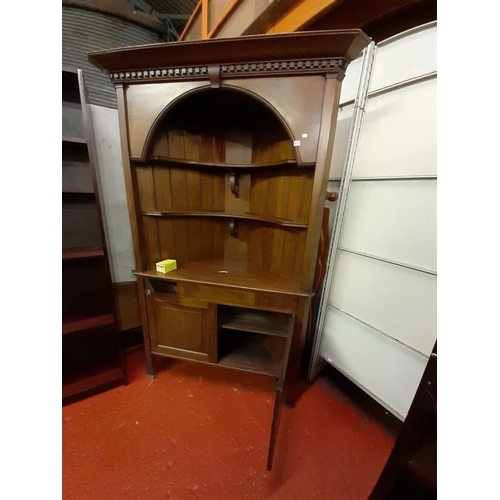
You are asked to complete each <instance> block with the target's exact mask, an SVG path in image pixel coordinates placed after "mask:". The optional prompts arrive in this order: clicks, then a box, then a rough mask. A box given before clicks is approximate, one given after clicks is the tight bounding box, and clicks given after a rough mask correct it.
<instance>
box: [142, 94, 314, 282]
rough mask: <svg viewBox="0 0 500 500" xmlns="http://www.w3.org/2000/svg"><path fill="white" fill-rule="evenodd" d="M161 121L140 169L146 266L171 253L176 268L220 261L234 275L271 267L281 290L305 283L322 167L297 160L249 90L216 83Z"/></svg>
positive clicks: (202, 267)
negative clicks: (317, 180)
mask: <svg viewBox="0 0 500 500" xmlns="http://www.w3.org/2000/svg"><path fill="white" fill-rule="evenodd" d="M156 123H157V125H156V126H155V128H154V130H153V131H152V134H151V140H150V142H149V146H148V149H147V155H146V161H145V162H137V163H135V168H134V171H135V175H136V182H137V192H138V202H139V205H140V207H141V214H142V224H141V226H142V229H141V232H142V239H143V242H144V248H145V251H144V255H145V258H146V262H145V265H146V267H147V268H149V269H154V267H155V263H156V262H158V261H160V260H163V259H167V258H173V259H176V260H177V263H178V266H179V267H178V272H186V273H189V272H191V271H190V269H191V270H192V274H193V275H194V274H197V273H198V274H199V273H200V272H205V271H206V270H207V269H208V268H210V266H211V265H212V267H214V269H213V270H212V271H210V272H211V273H212V274H211V277H212V279H215V278H214V277H213V276H212V275H213V274H215V276H216V277H217V274H216V273H217V272H218V270H220V269H222V270H224V269H225V267H228V268H230V269H231V272H230V273H228V275H226V277H225V278H224V279H225V280H226V281H227V280H230V279H232V278H234V279H240V280H243V281H244V280H246V279H250V280H252V279H254V277H255V276H256V275H260V274H259V273H261V272H264V273H265V276H266V278H263V281H267V282H268V284H269V282H270V280H271V281H272V280H274V281H275V282H276V284H275V286H276V288H277V289H279V290H290V291H295V290H297V286H298V284H299V282H300V277H301V273H302V263H303V259H304V252H305V242H306V237H307V227H308V219H309V210H310V204H311V196H312V187H313V180H314V167H313V166H298V165H297V162H296V159H295V148H294V147H293V143H292V140H291V138H290V135H289V132H288V129H287V127H286V125H285V124H284V123H283V122H282V120H281V118H280V117H278V116H277V115H276V114H275V112H274V111H273V110H271V109H270V108H269V107H268V106H266V105H265V104H264V103H263V102H262V101H261V100H260V99H258V98H253V97H252V96H251V95H249V94H246V93H244V92H241V91H236V90H231V89H218V90H212V89H210V90H203V91H197V92H192V93H190V94H189V95H187V96H186V97H184V98H181V99H179V100H178V101H177V102H176V103H175V104H173V105H172V106H171V107H170V108H168V109H166V110H165V111H164V113H163V116H161V117H159V119H158V120H157V122H156ZM210 262H212V264H210ZM221 266H222V267H221ZM248 266H251V267H248ZM210 269H211V268H210ZM266 273H267V274H266ZM219 277H220V275H219Z"/></svg>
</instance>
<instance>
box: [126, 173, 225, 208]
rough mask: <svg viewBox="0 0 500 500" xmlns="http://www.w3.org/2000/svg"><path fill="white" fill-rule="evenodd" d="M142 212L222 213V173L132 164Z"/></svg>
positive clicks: (223, 182)
mask: <svg viewBox="0 0 500 500" xmlns="http://www.w3.org/2000/svg"><path fill="white" fill-rule="evenodd" d="M135 172H136V179H137V192H138V196H139V206H140V207H141V210H142V211H155V210H157V211H160V212H169V211H174V212H186V211H191V212H193V211H194V212H199V211H208V212H217V211H223V210H224V200H225V193H224V191H225V176H224V174H225V172H224V171H222V170H213V169H210V172H208V171H200V170H197V169H191V168H183V167H178V166H166V165H163V164H161V165H160V164H155V165H153V166H142V165H139V164H135Z"/></svg>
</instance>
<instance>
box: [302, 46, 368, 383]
mask: <svg viewBox="0 0 500 500" xmlns="http://www.w3.org/2000/svg"><path fill="white" fill-rule="evenodd" d="M375 52H376V46H375V43H374V42H372V43H370V45H368V47H366V48H365V49H364V51H363V61H362V66H361V75H360V79H359V85H358V91H357V94H356V99H355V101H354V111H353V118H352V123H351V130H350V133H349V143H348V146H347V155H346V159H345V163H344V171H343V174H342V179H341V183H340V189H339V202H338V203H339V205H338V207H337V210H336V212H335V219H334V222H333V229H332V237H331V240H330V248H329V250H328V257H327V261H326V275H325V280H324V283H323V287H322V292H321V301H320V305H319V311H318V321H317V324H316V329H315V335H314V343H313V348H312V355H311V364H310V367H309V373H308V380H309V382H311V381H312V380H313V379H314V378H315V377H316V375H317V373H318V367H319V358H320V355H319V350H320V346H321V339H322V336H323V326H324V323H325V317H326V310H327V307H328V299H329V294H328V291H329V290H330V286H331V283H332V279H333V271H334V265H335V261H336V258H337V250H338V246H339V242H340V236H341V234H342V226H343V222H344V216H345V212H346V207H347V200H348V198H349V189H350V185H351V178H352V171H353V167H354V160H355V157H356V151H357V147H358V140H359V135H360V132H361V125H362V123H363V118H364V115H365V106H366V101H367V98H368V89H369V88H370V82H371V77H372V71H373V64H374V59H375Z"/></svg>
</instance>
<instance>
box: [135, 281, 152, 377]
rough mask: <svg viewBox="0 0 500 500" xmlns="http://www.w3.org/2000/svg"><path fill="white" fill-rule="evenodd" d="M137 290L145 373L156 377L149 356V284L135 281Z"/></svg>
mask: <svg viewBox="0 0 500 500" xmlns="http://www.w3.org/2000/svg"><path fill="white" fill-rule="evenodd" d="M137 290H138V293H139V307H140V310H141V323H142V335H143V338H144V351H145V353H146V373H147V374H148V376H149V377H152V378H154V377H155V376H156V370H155V364H154V360H153V355H152V354H151V338H150V336H149V323H148V313H147V310H148V305H149V302H150V300H148V299H151V297H152V287H151V285H150V283H149V282H147V281H145V280H144V279H142V278H138V279H137Z"/></svg>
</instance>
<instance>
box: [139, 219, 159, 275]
mask: <svg viewBox="0 0 500 500" xmlns="http://www.w3.org/2000/svg"><path fill="white" fill-rule="evenodd" d="M141 239H142V248H143V251H144V254H143V255H144V257H145V260H146V266H147V268H148V269H154V268H155V266H156V263H157V262H159V261H160V260H161V252H160V239H159V234H158V219H157V218H156V217H148V216H146V215H143V216H142V224H141Z"/></svg>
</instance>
